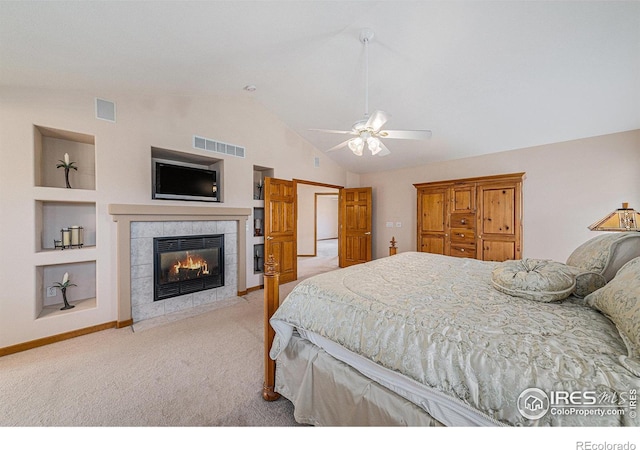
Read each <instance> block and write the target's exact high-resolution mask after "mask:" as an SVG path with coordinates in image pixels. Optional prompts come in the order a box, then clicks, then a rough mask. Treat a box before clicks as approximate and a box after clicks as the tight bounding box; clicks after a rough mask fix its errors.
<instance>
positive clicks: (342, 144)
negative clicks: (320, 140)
mask: <svg viewBox="0 0 640 450" xmlns="http://www.w3.org/2000/svg"><path fill="white" fill-rule="evenodd" d="M350 140H351V139H347V140H346V141H344V142H341V143H339V144H338V145H336V146H334V147H331V148H330V149H329V150H326V151H327V152H332V151H334V150H340V149H341V148H342V147H346V146H347V144H348V143H349V141H350Z"/></svg>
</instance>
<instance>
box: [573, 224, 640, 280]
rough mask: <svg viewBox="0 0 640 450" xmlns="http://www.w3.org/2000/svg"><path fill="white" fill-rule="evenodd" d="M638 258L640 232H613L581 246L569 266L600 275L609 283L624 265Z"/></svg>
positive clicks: (639, 254) (576, 250) (574, 252)
mask: <svg viewBox="0 0 640 450" xmlns="http://www.w3.org/2000/svg"><path fill="white" fill-rule="evenodd" d="M638 256H640V232H637V231H630V232H625V233H618V232H611V233H606V234H601V235H598V236H596V237H594V238H592V239H589V240H588V241H587V242H585V243H584V244H582V245H580V246H579V247H578V248H576V249H575V250H574V251H573V253H571V255H570V256H569V258H568V259H567V265H569V266H574V267H578V268H580V269H583V270H585V271H590V272H596V273H599V274H601V275H602V276H603V277H604V278H605V279H606V280H607V282H609V281H611V280H612V279H613V277H615V276H616V273H617V272H618V270H620V268H621V267H622V266H623V265H625V264H626V263H627V262H628V261H630V260H632V259H633V258H636V257H638Z"/></svg>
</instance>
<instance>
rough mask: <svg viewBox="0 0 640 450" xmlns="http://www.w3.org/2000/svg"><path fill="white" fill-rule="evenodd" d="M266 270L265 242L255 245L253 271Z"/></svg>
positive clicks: (261, 271)
mask: <svg viewBox="0 0 640 450" xmlns="http://www.w3.org/2000/svg"><path fill="white" fill-rule="evenodd" d="M263 272H264V244H254V245H253V273H263Z"/></svg>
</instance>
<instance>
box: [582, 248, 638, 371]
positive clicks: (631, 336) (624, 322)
mask: <svg viewBox="0 0 640 450" xmlns="http://www.w3.org/2000/svg"><path fill="white" fill-rule="evenodd" d="M584 301H585V303H586V304H587V305H588V306H591V307H592V308H595V309H597V310H598V311H600V312H601V313H603V314H604V315H605V316H607V317H608V318H609V319H610V320H611V321H612V322H613V323H614V324H615V326H616V327H617V328H618V332H619V333H620V336H621V337H622V340H623V341H624V343H625V345H626V346H627V350H628V357H629V358H631V359H633V360H636V361H635V363H634V365H635V366H636V367H640V365H639V363H640V257H639V258H635V259H632V260H631V261H629V262H628V263H626V264H625V265H624V266H622V268H621V269H620V270H619V271H618V273H617V274H616V276H615V278H614V279H613V280H611V281H610V282H609V283H607V285H606V286H605V287H603V288H602V289H598V290H597V291H595V292H593V293H591V294H589V295H588V296H587V297H585V299H584ZM630 370H631V369H630ZM638 376H640V375H638Z"/></svg>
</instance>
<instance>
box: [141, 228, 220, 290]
mask: <svg viewBox="0 0 640 450" xmlns="http://www.w3.org/2000/svg"><path fill="white" fill-rule="evenodd" d="M153 252H154V258H153V259H154V298H153V300H154V301H157V300H164V299H167V298H170V297H176V296H178V295H185V294H190V293H193V292H198V291H203V290H206V289H214V288H217V287H221V286H224V235H222V234H210V235H202V236H171V237H160V238H154V239H153Z"/></svg>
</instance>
